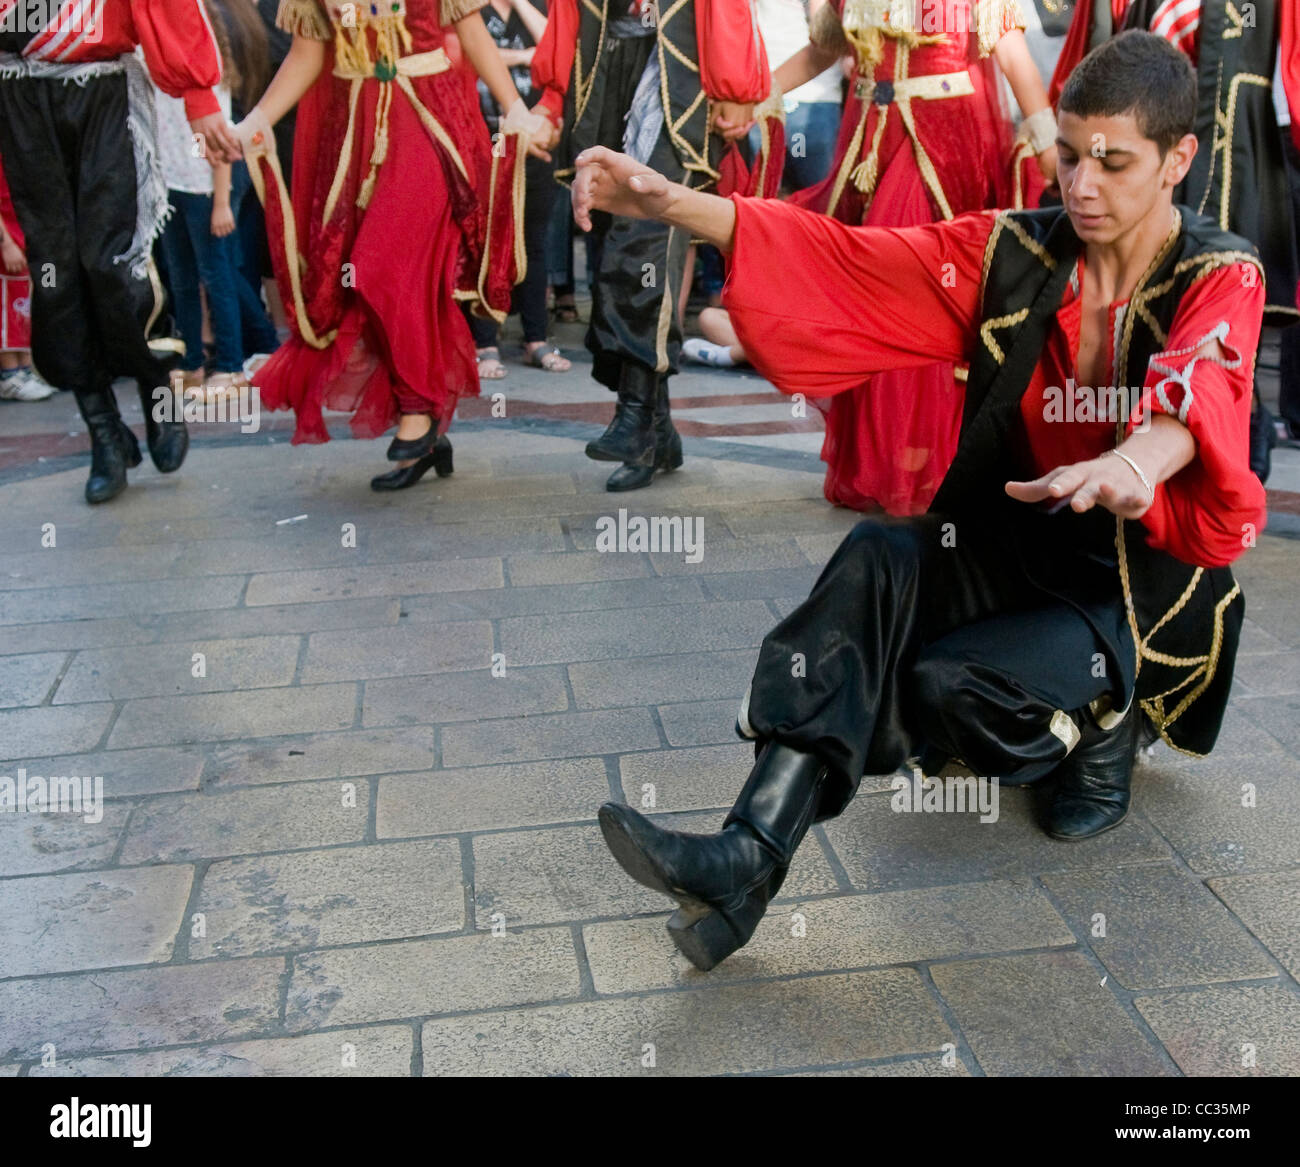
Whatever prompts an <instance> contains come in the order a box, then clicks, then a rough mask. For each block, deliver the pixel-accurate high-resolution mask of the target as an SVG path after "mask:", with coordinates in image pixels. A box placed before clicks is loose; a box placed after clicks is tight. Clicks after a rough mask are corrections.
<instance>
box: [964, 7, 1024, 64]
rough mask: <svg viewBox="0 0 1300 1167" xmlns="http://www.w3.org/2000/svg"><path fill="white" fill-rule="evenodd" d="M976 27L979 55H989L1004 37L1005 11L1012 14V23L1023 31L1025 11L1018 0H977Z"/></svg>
mask: <svg viewBox="0 0 1300 1167" xmlns="http://www.w3.org/2000/svg"><path fill="white" fill-rule="evenodd" d="M975 9H976V14H975V28H976V32H977V37H978V41H979V55H980V56H981V57H987V56H988V55H989V54H990V53H991V52H993V50H994V49H995V48H997V45H998V41H1000V40H1001V39H1002V36H1003V32H1002V24H1003V13H1007V14H1009V15H1010V16H1011V22H1012V24H1013V25H1014V26H1015V27H1016V28H1018V29H1020V30H1021V31H1022V32H1023V31H1024V28H1025V13H1024V10H1023V9H1022V8H1021V7H1020V4H1019V3H1018V2H1017V0H975Z"/></svg>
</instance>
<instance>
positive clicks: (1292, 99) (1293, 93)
mask: <svg viewBox="0 0 1300 1167" xmlns="http://www.w3.org/2000/svg"><path fill="white" fill-rule="evenodd" d="M1280 12H1281V14H1280V16H1279V20H1280V22H1281V23H1280V27H1279V33H1280V36H1279V40H1280V42H1281V45H1280V49H1279V52H1280V59H1281V62H1282V88H1283V89H1285V90H1286V103H1287V106H1288V108H1289V109H1290V110H1291V141H1293V142H1294V143H1295V148H1296V149H1297V150H1300V11H1298V10H1297V7H1296V5H1294V4H1283V5H1282V7H1281V10H1280Z"/></svg>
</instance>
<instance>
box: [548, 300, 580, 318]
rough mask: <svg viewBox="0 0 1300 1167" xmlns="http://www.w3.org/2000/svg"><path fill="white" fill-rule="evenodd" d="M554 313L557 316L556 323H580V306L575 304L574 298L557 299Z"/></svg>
mask: <svg viewBox="0 0 1300 1167" xmlns="http://www.w3.org/2000/svg"><path fill="white" fill-rule="evenodd" d="M552 312H553V313H554V314H555V319H556V321H557V322H558V323H560V324H577V323H578V305H577V304H576V303H574V299H573V297H572V296H565V297H564V298H563V299H559V298H558V297H557V298H556V301H555V307H554V308H553V309H552Z"/></svg>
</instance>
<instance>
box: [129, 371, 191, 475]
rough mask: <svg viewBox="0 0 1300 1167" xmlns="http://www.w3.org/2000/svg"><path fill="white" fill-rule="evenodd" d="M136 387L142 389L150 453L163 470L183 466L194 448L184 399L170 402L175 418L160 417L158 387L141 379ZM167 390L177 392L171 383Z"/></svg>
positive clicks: (146, 440)
mask: <svg viewBox="0 0 1300 1167" xmlns="http://www.w3.org/2000/svg"><path fill="white" fill-rule="evenodd" d="M136 388H137V389H138V390H139V392H140V408H141V409H143V410H144V433H145V444H146V445H148V447H149V457H150V458H152V459H153V464H154V465H155V466H156V467H157V468H158V472H159V473H160V474H170V473H171V472H172V471H173V470H179V469H180V468H181V463H182V462H184V461H185V455H186V453H188V452H189V448H190V432H189V430H188V429H187V428H186V426H185V418H184V417H183V416H182V415H181V408H182V406H183V404H184V402H183V401H182V400H180V399H179V398H176V399H175V400H174V401H173V402H171V403H170V404H171V410H170V413H171V417H172V420H167V419H164V420H162V421H156V420H155V419H154V410H155V409H157V408H158V406H159V404H160V403H159V402H158V401H155V399H154V392H155V387H154V386H151V385H146V384H145V383H144V382H143V381H137V382H136ZM166 390H167V392H168V393H174V391H173V389H172V388H171V386H170V385H168V386H166ZM160 412H162V411H160Z"/></svg>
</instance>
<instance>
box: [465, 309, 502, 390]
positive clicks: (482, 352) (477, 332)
mask: <svg viewBox="0 0 1300 1167" xmlns="http://www.w3.org/2000/svg"><path fill="white" fill-rule="evenodd" d="M462 309H463V311H464V313H465V319H466V320H467V321H468V322H469V330H470V333H471V335H472V336H473V337H474V348H475V350H476V351H477V354H478V375H479V380H480V381H499V380H501V378H502V377H504V376H505V375H506V367H505V365H503V364H502V363H501V350H500V349H499V348H498V347H497V335H498V333H499V331H500V330H499V329H498V327H497V322H496V321H495V320H490V319H486V318H484V317H482V316H475V315H474V313H473V312H471V311H470V310H469V308H468V307H464V306H462Z"/></svg>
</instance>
